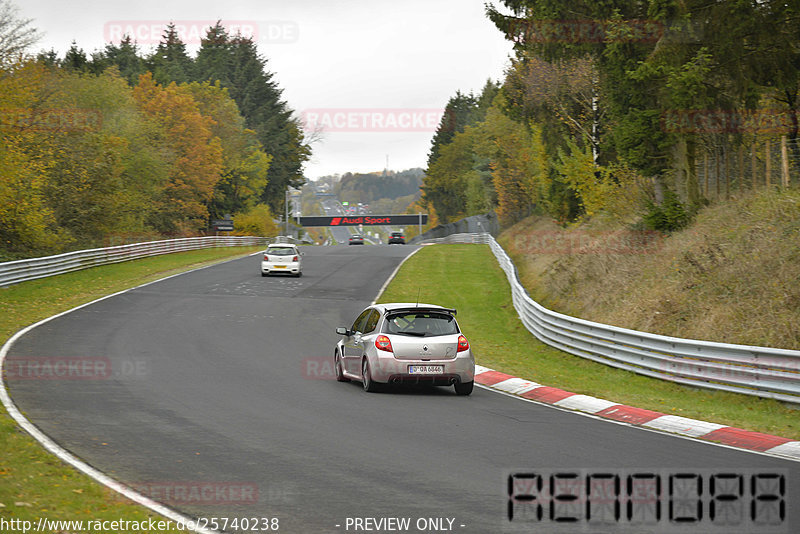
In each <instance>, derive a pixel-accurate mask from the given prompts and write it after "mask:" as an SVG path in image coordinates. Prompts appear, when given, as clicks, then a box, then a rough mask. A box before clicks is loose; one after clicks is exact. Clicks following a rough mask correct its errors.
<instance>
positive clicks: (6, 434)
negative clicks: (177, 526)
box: [0, 247, 262, 532]
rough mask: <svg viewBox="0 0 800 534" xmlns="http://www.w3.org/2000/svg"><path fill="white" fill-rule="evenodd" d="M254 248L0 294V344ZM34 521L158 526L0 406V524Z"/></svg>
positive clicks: (113, 269)
mask: <svg viewBox="0 0 800 534" xmlns="http://www.w3.org/2000/svg"><path fill="white" fill-rule="evenodd" d="M261 248H262V247H243V248H239V247H236V248H213V249H204V250H197V251H192V252H181V253H175V254H166V255H163V256H155V257H152V258H146V259H141V260H136V261H130V262H125V263H120V264H115V265H105V266H102V267H95V268H92V269H86V270H83V271H77V272H73V273H68V274H63V275H60V276H55V277H51V278H42V279H39V280H32V281H30V282H24V283H21V284H17V285H14V286H10V287H8V288H0V343H5V342H6V341H7V340H8V338H10V337H11V336H12V335H13V334H14V333H15V332H17V331H18V330H20V329H21V328H24V327H25V326H27V325H29V324H32V323H35V322H37V321H40V320H42V319H44V318H46V317H50V316H52V315H55V314H57V313H60V312H63V311H66V310H69V309H71V308H74V307H75V306H79V305H81V304H85V303H87V302H91V301H92V300H95V299H98V298H100V297H102V296H104V295H108V294H111V293H115V292H117V291H122V290H123V289H128V288H131V287H135V286H138V285H141V284H144V283H147V282H152V281H153V280H158V279H160V278H164V277H166V276H169V275H172V274H177V273H180V272H184V271H188V270H191V269H196V268H198V267H203V266H205V265H211V264H213V263H218V262H220V261H224V260H228V259H232V258H234V257H238V256H244V255H247V254H251V253H253V252H255V251H257V250H261ZM40 517H45V518H48V519H56V520H84V521H85V520H94V519H101V520H110V521H114V520H119V519H123V520H126V521H146V520H147V519H148V518H151V517H154V518H157V519H161V517H160V516H158V515H156V514H153V513H152V512H150V511H149V510H147V509H145V508H143V507H141V506H138V505H135V504H133V503H131V502H130V501H128V500H127V499H124V498H123V497H121V496H120V495H119V494H117V493H116V492H113V491H111V490H108V489H107V488H105V486H102V485H100V484H98V483H96V482H95V481H94V480H92V479H90V478H89V477H88V476H85V475H83V474H82V473H79V472H78V471H75V470H74V469H73V468H72V467H70V466H68V465H66V464H64V463H62V462H61V461H60V460H59V459H57V458H56V457H55V456H53V455H51V454H50V453H48V452H47V451H45V450H44V449H43V448H42V447H41V446H40V445H39V443H38V442H36V441H35V440H34V439H33V438H31V437H30V436H29V435H28V434H27V433H25V432H24V431H23V430H21V429H20V428H19V427H17V424H16V423H15V422H14V420H13V419H11V417H10V416H9V415H8V413H7V412H6V411H5V409H4V408H3V407H2V406H0V518H5V519H7V520H8V519H14V520H20V521H37V520H38V518H40ZM18 525H19V523H18ZM173 526H174V525H173ZM106 531H107V532H113V530H106Z"/></svg>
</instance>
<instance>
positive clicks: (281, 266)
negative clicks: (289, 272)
mask: <svg viewBox="0 0 800 534" xmlns="http://www.w3.org/2000/svg"><path fill="white" fill-rule="evenodd" d="M275 268H276V269H285V268H286V266H285V265H276V266H275Z"/></svg>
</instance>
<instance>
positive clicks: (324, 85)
mask: <svg viewBox="0 0 800 534" xmlns="http://www.w3.org/2000/svg"><path fill="white" fill-rule="evenodd" d="M16 2H17V5H18V6H19V8H20V15H21V16H23V17H25V18H31V19H33V25H34V26H35V27H37V28H38V29H39V30H40V31H41V32H42V33H43V34H44V37H43V39H42V40H41V41H40V43H39V44H38V46H37V47H36V50H37V51H38V49H50V48H54V49H55V50H56V51H57V52H58V53H59V55H60V56H63V54H64V52H65V51H66V50H67V48H69V45H70V43H71V42H72V41H73V40H75V41H76V42H77V43H78V46H80V47H81V48H83V49H84V50H85V51H86V52H87V53H90V52H92V51H93V50H98V49H102V48H103V47H104V46H105V44H106V43H107V42H108V41H109V40H113V41H115V42H118V37H119V35H120V34H122V33H125V32H131V31H132V32H135V37H136V38H137V41H138V42H139V43H140V45H142V47H143V48H145V49H147V50H150V48H151V46H152V44H156V43H157V42H158V38H159V36H160V27H161V26H162V25H163V24H165V23H166V22H169V21H175V22H176V23H177V24H178V25H179V26H185V28H186V32H187V33H186V37H185V41H186V42H187V44H189V46H190V49H191V50H192V52H194V51H195V50H196V48H197V45H198V44H199V42H198V39H197V37H198V35H199V34H200V33H201V32H202V30H201V29H200V28H202V27H203V25H204V24H205V23H207V22H209V21H216V20H217V19H221V20H222V21H223V24H225V23H230V24H232V25H234V27H237V28H238V27H241V28H242V29H243V32H244V33H247V32H252V35H253V37H254V38H255V39H256V41H257V42H258V43H259V50H260V51H261V54H262V55H263V56H264V57H266V58H267V59H268V61H269V62H268V69H269V70H271V71H272V72H273V73H275V79H276V80H277V82H278V84H279V85H280V87H281V88H282V89H283V90H284V93H283V95H284V98H285V100H286V101H287V102H288V103H289V105H290V106H291V107H292V108H293V109H294V110H295V111H296V112H297V113H298V115H301V116H303V117H306V118H308V119H309V120H314V119H316V120H317V121H318V122H321V123H324V125H327V128H325V130H326V131H325V132H324V133H323V135H322V140H321V141H319V142H317V143H315V144H314V146H313V148H314V155H313V159H312V160H311V161H310V162H309V163H308V164H307V165H306V176H307V177H309V178H312V179H313V178H317V177H319V176H323V175H326V174H334V173H344V172H347V171H361V172H368V171H377V170H381V169H383V168H384V166H385V165H386V157H387V155H388V157H389V168H390V169H395V170H402V169H407V168H410V167H425V162H426V159H427V154H428V150H429V148H430V141H431V138H432V136H433V129H435V122H436V120H437V119H438V113H440V110H441V109H442V108H444V105H445V104H446V103H447V100H448V98H450V97H451V96H452V95H453V94H454V93H455V91H456V90H461V91H462V92H470V91H474V92H478V91H480V89H481V87H482V86H483V84H484V83H485V81H486V80H487V78H492V79H494V80H497V79H499V78H501V77H502V75H503V71H504V69H505V67H506V66H507V64H508V58H509V55H510V54H511V45H510V43H508V42H507V41H505V40H504V39H503V38H502V36H501V34H500V32H499V31H497V30H496V29H495V27H494V25H493V24H492V23H491V22H490V21H489V20H488V19H487V18H486V16H485V15H484V2H485V0H403V1H399V2H398V1H393V2H386V1H383V0H347V1H332V0H294V1H289V0H283V1H277V0H227V1H219V0H215V1H213V2H212V1H210V0H191V1H187V0H133V1H131V0H126V1H121V0H73V1H71V2H63V1H61V0H24V1H20V0H16ZM432 124H433V126H431V125H432ZM267 148H268V147H267Z"/></svg>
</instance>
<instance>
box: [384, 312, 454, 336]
mask: <svg viewBox="0 0 800 534" xmlns="http://www.w3.org/2000/svg"><path fill="white" fill-rule="evenodd" d="M384 331H385V332H386V333H388V334H400V335H405V336H417V337H431V336H446V335H448V334H458V325H457V324H456V320H455V318H454V317H453V316H452V315H450V314H448V313H438V312H400V313H391V314H389V315H388V317H387V320H386V327H385V328H384Z"/></svg>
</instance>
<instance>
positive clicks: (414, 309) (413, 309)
mask: <svg viewBox="0 0 800 534" xmlns="http://www.w3.org/2000/svg"><path fill="white" fill-rule="evenodd" d="M419 311H421V312H439V313H449V314H450V315H453V316H455V315H456V314H457V313H458V311H457V310H456V309H455V308H425V307H419V306H414V307H411V308H395V309H393V310H386V315H389V314H390V313H404V312H419Z"/></svg>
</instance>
